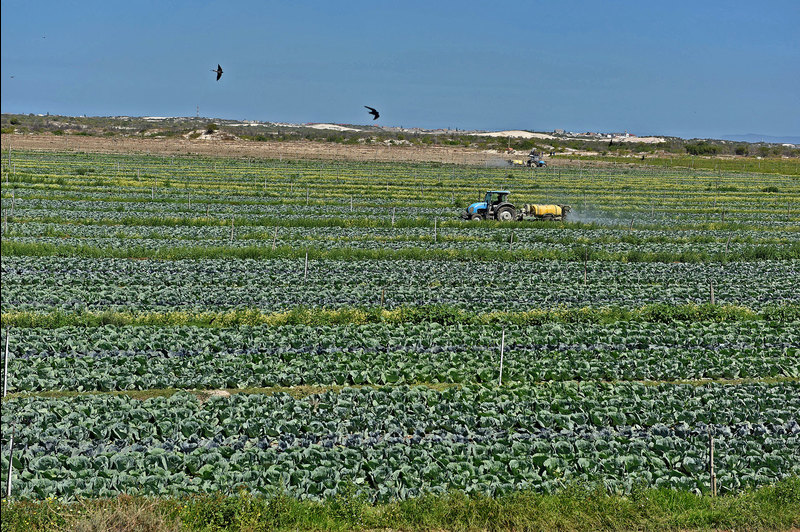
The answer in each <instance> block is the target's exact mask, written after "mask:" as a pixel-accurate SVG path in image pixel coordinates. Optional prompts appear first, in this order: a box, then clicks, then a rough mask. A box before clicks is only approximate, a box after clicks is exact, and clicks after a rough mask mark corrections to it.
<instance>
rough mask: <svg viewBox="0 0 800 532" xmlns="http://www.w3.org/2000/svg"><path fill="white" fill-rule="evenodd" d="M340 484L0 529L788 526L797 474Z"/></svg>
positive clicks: (79, 510) (20, 519) (58, 510)
mask: <svg viewBox="0 0 800 532" xmlns="http://www.w3.org/2000/svg"><path fill="white" fill-rule="evenodd" d="M355 493H356V492H355V489H354V488H353V487H352V486H350V487H347V488H345V489H344V490H342V492H341V493H340V494H339V495H337V496H336V497H334V498H331V499H327V500H325V501H322V502H314V501H307V500H305V501H301V500H298V499H294V498H291V497H289V496H287V495H283V494H277V495H275V496H272V497H256V496H251V495H249V494H246V493H244V492H242V493H240V494H238V495H221V494H210V495H198V496H192V497H186V498H179V499H166V498H150V497H132V496H125V495H121V496H119V497H116V498H113V499H91V500H79V501H77V502H72V503H67V502H61V501H55V500H46V501H36V502H34V501H7V500H3V502H2V514H3V530H4V531H8V532H16V531H24V532H36V531H40V530H41V531H43V530H120V531H121V530H151V531H154V532H156V531H167V530H169V531H172V530H179V529H180V530H219V531H221V530H231V531H233V530H248V531H261V530H437V531H441V530H566V531H569V530H575V531H583V530H681V531H689V530H735V529H744V530H756V531H759V530H788V529H792V528H797V527H798V526H800V479H799V478H797V477H793V478H789V479H786V480H784V481H781V482H779V483H777V484H775V485H773V486H766V487H762V488H759V489H757V490H751V491H745V492H742V493H739V494H735V495H725V496H721V497H710V496H706V495H696V494H694V493H689V492H685V491H676V490H666V489H642V488H635V489H634V491H633V493H631V494H630V495H627V496H623V495H615V494H608V493H606V492H605V491H603V490H601V489H590V488H586V487H582V486H577V485H575V486H568V487H567V488H565V489H564V490H562V491H560V492H558V493H554V494H540V493H532V492H515V493H511V494H508V495H503V496H499V497H488V496H468V495H465V494H463V493H460V492H451V493H447V494H444V495H424V496H421V497H418V498H413V499H406V500H402V501H393V502H390V503H386V504H371V503H370V502H368V501H366V500H365V499H364V498H363V497H359V496H357V495H355Z"/></svg>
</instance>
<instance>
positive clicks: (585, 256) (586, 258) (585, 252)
mask: <svg viewBox="0 0 800 532" xmlns="http://www.w3.org/2000/svg"><path fill="white" fill-rule="evenodd" d="M588 262H589V250H588V249H584V250H583V284H586V281H587V277H586V266H587V263H588Z"/></svg>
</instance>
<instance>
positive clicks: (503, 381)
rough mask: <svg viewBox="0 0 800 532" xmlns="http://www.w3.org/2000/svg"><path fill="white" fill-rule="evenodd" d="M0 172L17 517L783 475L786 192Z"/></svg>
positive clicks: (59, 167)
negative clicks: (188, 501) (552, 206)
mask: <svg viewBox="0 0 800 532" xmlns="http://www.w3.org/2000/svg"><path fill="white" fill-rule="evenodd" d="M2 162H3V164H2V184H3V186H2V210H3V220H2V223H3V236H2V279H3V283H2V301H0V310H1V311H2V326H3V331H2V341H3V345H5V342H6V341H7V342H8V345H9V353H10V357H9V358H8V360H7V362H8V371H7V373H5V374H4V375H3V378H4V379H7V382H8V392H9V396H7V397H5V398H4V399H3V402H2V435H3V437H2V447H1V448H0V455H2V476H0V482H2V485H3V486H6V483H7V481H8V471H9V458H8V456H9V443H10V442H9V437H8V435H10V434H12V433H14V434H15V436H14V454H13V459H12V462H11V463H12V464H13V473H12V478H11V486H12V493H13V496H14V497H18V498H27V499H34V500H43V499H47V498H49V497H55V498H58V499H62V500H65V501H71V500H74V499H75V498H77V497H90V498H94V497H107V496H115V495H119V494H130V495H143V496H150V495H156V496H162V497H180V496H184V495H191V494H205V493H216V492H221V493H223V494H234V493H237V492H239V491H240V490H244V491H245V492H247V493H253V494H258V495H262V494H263V495H276V494H287V495H289V496H290V497H291V498H292V499H298V500H310V501H319V500H327V499H331V498H334V497H336V496H337V495H339V494H341V493H342V492H343V490H345V489H346V490H351V491H353V490H354V491H355V493H357V494H358V495H359V496H362V497H364V498H365V499H366V500H368V501H370V502H376V503H387V502H390V501H393V500H401V501H402V500H407V499H411V498H415V497H419V496H423V495H425V494H438V495H443V494H446V493H448V492H451V491H452V490H457V491H459V492H464V493H467V494H470V495H478V494H480V495H485V496H491V497H502V496H507V495H509V494H514V493H519V492H524V491H528V490H530V491H534V492H537V493H558V492H560V491H561V490H564V489H568V488H570V487H571V486H575V485H580V486H585V487H588V488H591V489H595V488H598V489H601V490H603V491H604V492H607V493H609V494H616V495H626V496H627V495H630V494H631V493H633V492H634V491H635V490H637V489H640V488H642V487H646V488H667V489H671V490H678V491H681V492H691V493H694V494H708V493H709V492H710V485H711V478H710V472H709V469H708V462H709V439H710V437H713V438H714V442H715V472H716V483H717V489H718V491H719V492H720V493H721V494H731V495H736V494H741V493H743V492H745V491H747V490H748V489H750V488H764V487H766V486H770V485H773V484H775V483H778V482H781V481H786V480H787V479H793V478H796V477H798V476H800V414H798V413H799V412H800V290H798V286H797V279H800V179H798V177H797V176H796V175H793V176H787V175H780V174H768V173H744V172H728V171H706V170H691V169H674V168H672V169H670V168H658V167H644V166H643V167H632V166H631V165H618V166H617V165H605V166H591V165H585V166H584V165H571V166H565V167H558V166H556V167H549V168H534V169H522V168H511V167H482V166H481V167H476V166H463V165H456V164H446V163H434V162H413V163H412V162H370V161H332V160H328V161H325V160H287V159H283V158H281V159H256V158H251V157H242V158H225V157H209V156H199V155H192V156H174V155H147V154H113V153H102V154H100V153H74V152H59V151H18V150H14V151H13V152H11V153H10V154H7V153H3V161H2ZM487 189H508V190H510V191H512V195H511V201H514V202H515V203H520V204H521V203H550V202H553V203H561V204H569V205H571V206H572V209H573V210H572V212H571V213H570V216H569V218H568V221H567V222H565V223H556V222H509V223H497V222H465V221H462V220H460V219H459V214H460V212H461V211H462V210H463V209H464V207H466V205H467V204H469V203H471V202H473V201H477V198H478V197H479V195H480V194H481V193H482V192H485V191H486V190H487Z"/></svg>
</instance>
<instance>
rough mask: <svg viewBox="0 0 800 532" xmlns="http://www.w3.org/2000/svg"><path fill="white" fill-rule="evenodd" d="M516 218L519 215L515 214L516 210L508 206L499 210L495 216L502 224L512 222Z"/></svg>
mask: <svg viewBox="0 0 800 532" xmlns="http://www.w3.org/2000/svg"><path fill="white" fill-rule="evenodd" d="M516 217H517V213H516V212H514V208H513V207H508V206H506V207H500V208H499V209H497V214H496V215H495V218H497V219H498V220H500V221H501V222H510V221H512V220H513V219H514V218H516Z"/></svg>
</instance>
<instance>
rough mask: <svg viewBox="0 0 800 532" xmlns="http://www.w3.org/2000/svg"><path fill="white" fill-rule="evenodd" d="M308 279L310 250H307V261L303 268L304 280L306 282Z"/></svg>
mask: <svg viewBox="0 0 800 532" xmlns="http://www.w3.org/2000/svg"><path fill="white" fill-rule="evenodd" d="M307 279H308V251H306V263H305V266H304V268H303V282H304V283H305V282H306V280H307Z"/></svg>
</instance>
